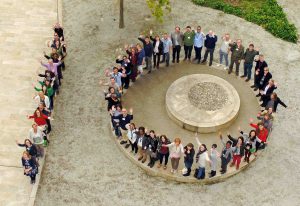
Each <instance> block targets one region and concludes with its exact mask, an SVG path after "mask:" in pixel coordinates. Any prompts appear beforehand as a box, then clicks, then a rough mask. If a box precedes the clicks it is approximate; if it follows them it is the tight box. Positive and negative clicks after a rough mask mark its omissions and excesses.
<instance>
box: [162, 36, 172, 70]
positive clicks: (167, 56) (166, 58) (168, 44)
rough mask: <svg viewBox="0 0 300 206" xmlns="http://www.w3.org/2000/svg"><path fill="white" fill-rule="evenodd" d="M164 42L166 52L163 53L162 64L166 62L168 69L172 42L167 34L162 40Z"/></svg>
mask: <svg viewBox="0 0 300 206" xmlns="http://www.w3.org/2000/svg"><path fill="white" fill-rule="evenodd" d="M162 42H163V45H164V52H163V59H162V61H161V63H163V62H166V67H168V66H169V64H170V53H171V49H172V41H171V39H170V38H169V36H168V34H167V33H165V34H164V37H163V38H162Z"/></svg>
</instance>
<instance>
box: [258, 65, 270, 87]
mask: <svg viewBox="0 0 300 206" xmlns="http://www.w3.org/2000/svg"><path fill="white" fill-rule="evenodd" d="M270 79H272V74H271V73H270V71H269V68H268V67H265V68H264V73H263V75H262V77H261V78H260V80H259V83H258V84H257V87H255V88H254V91H257V90H258V89H259V90H262V89H263V88H265V86H266V85H267V84H268V83H269V80H270Z"/></svg>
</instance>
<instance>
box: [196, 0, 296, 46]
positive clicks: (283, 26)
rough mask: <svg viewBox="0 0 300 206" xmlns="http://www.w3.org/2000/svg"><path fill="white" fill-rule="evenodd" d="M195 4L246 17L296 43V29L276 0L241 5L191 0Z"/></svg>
mask: <svg viewBox="0 0 300 206" xmlns="http://www.w3.org/2000/svg"><path fill="white" fill-rule="evenodd" d="M192 1H193V2H194V3H195V4H197V5H200V6H205V7H210V8H213V9H217V10H221V11H223V12H225V13H227V14H233V15H235V16H239V17H241V18H244V19H246V20H247V21H249V22H252V23H255V24H257V25H260V26H262V27H263V28H264V29H265V30H266V31H268V32H270V33H271V34H273V35H274V36H276V37H278V38H281V39H283V40H286V41H289V42H294V43H296V42H297V40H298V34H297V29H296V27H295V25H294V24H290V23H289V21H288V19H287V17H286V14H285V13H284V11H283V9H282V8H281V7H280V6H279V5H278V4H277V2H276V0H262V4H259V3H257V2H253V3H251V1H249V2H247V4H245V5H243V6H241V5H238V6H233V5H231V4H230V3H228V2H225V1H224V0H192Z"/></svg>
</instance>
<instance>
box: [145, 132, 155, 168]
mask: <svg viewBox="0 0 300 206" xmlns="http://www.w3.org/2000/svg"><path fill="white" fill-rule="evenodd" d="M146 136H147V138H148V141H147V142H146V146H145V147H147V153H148V155H149V158H150V162H149V163H148V166H149V167H150V168H152V167H153V166H154V164H155V160H156V159H157V156H156V155H157V145H158V139H157V137H156V135H155V132H154V131H153V130H150V132H149V133H146Z"/></svg>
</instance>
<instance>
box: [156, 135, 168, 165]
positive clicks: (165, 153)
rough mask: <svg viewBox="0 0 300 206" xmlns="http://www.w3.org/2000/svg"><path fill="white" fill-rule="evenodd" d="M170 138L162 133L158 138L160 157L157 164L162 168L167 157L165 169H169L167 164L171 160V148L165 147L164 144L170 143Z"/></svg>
mask: <svg viewBox="0 0 300 206" xmlns="http://www.w3.org/2000/svg"><path fill="white" fill-rule="evenodd" d="M170 143H171V142H170V140H169V139H168V138H167V136H166V135H161V136H160V137H159V140H158V146H157V152H158V158H159V164H158V165H157V168H160V167H161V166H162V164H163V159H164V158H165V163H164V167H163V168H164V170H165V169H167V164H168V160H169V155H170V152H169V148H168V147H165V146H163V145H168V144H170Z"/></svg>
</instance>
